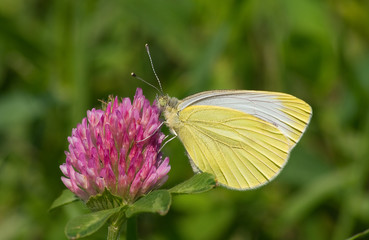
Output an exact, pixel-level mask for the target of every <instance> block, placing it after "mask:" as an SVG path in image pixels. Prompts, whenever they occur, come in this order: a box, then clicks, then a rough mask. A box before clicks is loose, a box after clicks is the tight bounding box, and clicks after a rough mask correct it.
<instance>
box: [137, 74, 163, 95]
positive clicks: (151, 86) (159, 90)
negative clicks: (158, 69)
mask: <svg viewBox="0 0 369 240" xmlns="http://www.w3.org/2000/svg"><path fill="white" fill-rule="evenodd" d="M131 76H132V77H134V78H136V79H138V80H140V81H142V82H144V83H146V84H147V85H149V86H151V87H153V88H154V89H155V90H156V91H158V92H159V93H160V94H162V93H163V91H160V90H159V89H158V88H157V87H155V86H154V85H152V84H151V83H149V82H147V81H145V80H143V79H142V78H140V77H139V76H137V75H136V73H134V72H133V73H131Z"/></svg>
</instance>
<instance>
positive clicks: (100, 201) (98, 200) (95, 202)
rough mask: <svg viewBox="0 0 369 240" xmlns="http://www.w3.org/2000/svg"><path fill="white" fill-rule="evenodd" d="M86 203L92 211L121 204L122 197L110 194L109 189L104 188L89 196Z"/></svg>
mask: <svg viewBox="0 0 369 240" xmlns="http://www.w3.org/2000/svg"><path fill="white" fill-rule="evenodd" d="M86 205H87V207H88V208H89V209H91V210H92V211H93V212H95V211H101V210H105V209H112V208H116V207H119V206H121V205H122V198H121V197H118V196H115V195H113V194H111V193H110V191H109V190H108V189H106V188H105V190H104V192H103V193H102V194H97V195H95V196H93V197H90V198H89V199H88V201H87V202H86Z"/></svg>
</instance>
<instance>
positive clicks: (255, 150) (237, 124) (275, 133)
mask: <svg viewBox="0 0 369 240" xmlns="http://www.w3.org/2000/svg"><path fill="white" fill-rule="evenodd" d="M146 49H147V52H148V55H149V58H150V62H151V65H152V68H153V71H154V74H155V76H156V78H157V80H158V82H159V86H160V90H158V89H157V88H156V87H155V86H153V85H151V84H149V83H148V84H149V85H151V86H153V87H154V88H156V89H157V90H158V91H159V92H161V93H162V92H163V91H162V88H161V84H160V80H159V78H158V76H157V74H156V72H155V69H154V67H153V64H152V60H151V56H150V52H149V49H148V45H146ZM132 75H133V76H135V74H134V73H133V74H132ZM139 79H140V78H139ZM140 80H142V79H140ZM142 81H144V80H142ZM157 104H158V107H159V108H160V110H161V111H162V113H163V115H164V117H165V120H166V121H165V123H166V125H167V126H168V127H169V128H170V130H171V131H172V132H173V133H174V134H175V136H178V138H179V139H180V140H181V141H182V143H183V145H184V147H185V149H186V151H187V153H188V156H189V158H190V162H191V165H192V168H193V170H194V171H195V172H208V173H211V174H213V175H214V176H215V177H216V179H217V181H218V183H219V184H220V185H222V186H224V187H227V188H231V189H236V190H247V189H252V188H256V187H259V186H262V185H264V184H266V183H268V182H269V181H271V180H272V179H274V178H275V177H276V176H277V175H278V174H279V173H280V171H281V170H282V169H283V167H284V166H285V165H286V163H287V160H288V157H289V154H290V152H291V150H292V149H293V148H294V147H295V145H296V143H297V142H298V141H299V140H300V138H301V136H302V134H303V133H304V132H305V130H306V127H307V125H308V124H309V121H310V118H311V115H312V109H311V107H310V106H309V105H308V104H307V103H305V102H304V101H302V100H300V99H298V98H296V97H294V96H291V95H289V94H285V93H278V92H266V91H246V90H218V91H207V92H201V93H198V94H195V95H192V96H189V97H187V98H185V99H183V100H181V101H180V100H178V99H176V98H173V97H169V96H165V95H163V94H162V95H161V96H159V97H158V99H157Z"/></svg>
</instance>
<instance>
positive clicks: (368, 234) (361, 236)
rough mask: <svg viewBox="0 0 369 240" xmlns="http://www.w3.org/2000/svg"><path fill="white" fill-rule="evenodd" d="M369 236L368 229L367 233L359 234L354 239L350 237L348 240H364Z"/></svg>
mask: <svg viewBox="0 0 369 240" xmlns="http://www.w3.org/2000/svg"><path fill="white" fill-rule="evenodd" d="M368 236H369V229H366V230H365V231H363V232H361V233H358V234H355V235H354V236H352V237H349V238H348V239H346V240H356V239H360V238H362V239H364V238H363V237H368Z"/></svg>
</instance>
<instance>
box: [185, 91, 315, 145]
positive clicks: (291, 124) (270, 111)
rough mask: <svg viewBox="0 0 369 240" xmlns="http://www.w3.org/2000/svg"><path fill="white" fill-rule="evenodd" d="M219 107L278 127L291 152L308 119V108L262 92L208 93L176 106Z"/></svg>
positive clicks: (287, 97)
mask: <svg viewBox="0 0 369 240" xmlns="http://www.w3.org/2000/svg"><path fill="white" fill-rule="evenodd" d="M189 106H218V107H225V108H230V109H234V110H239V111H241V112H244V113H246V114H249V115H252V116H254V117H257V118H259V119H262V120H264V121H266V122H269V123H271V124H273V125H274V126H275V127H277V128H278V129H279V130H280V131H281V132H282V133H283V134H284V135H285V136H286V137H287V138H288V143H289V144H290V148H291V149H292V148H293V147H294V146H295V145H296V143H297V142H298V141H299V139H300V138H301V136H302V134H303V133H304V131H305V129H306V127H307V124H308V123H309V121H310V117H311V113H312V111H311V107H310V106H309V105H308V104H307V103H305V102H304V101H302V100H300V99H298V98H296V97H294V96H292V95H289V94H285V93H277V92H263V91H244V90H238V91H231V90H229V91H227V90H221V91H208V92H202V93H199V94H195V95H192V96H190V97H188V98H185V99H184V100H183V101H181V103H180V104H179V106H178V110H179V111H181V110H184V109H186V108H187V107H189Z"/></svg>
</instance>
